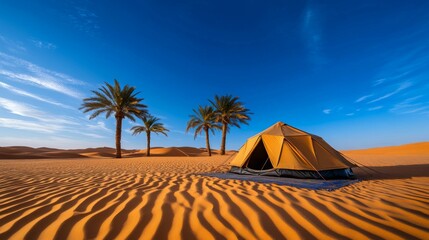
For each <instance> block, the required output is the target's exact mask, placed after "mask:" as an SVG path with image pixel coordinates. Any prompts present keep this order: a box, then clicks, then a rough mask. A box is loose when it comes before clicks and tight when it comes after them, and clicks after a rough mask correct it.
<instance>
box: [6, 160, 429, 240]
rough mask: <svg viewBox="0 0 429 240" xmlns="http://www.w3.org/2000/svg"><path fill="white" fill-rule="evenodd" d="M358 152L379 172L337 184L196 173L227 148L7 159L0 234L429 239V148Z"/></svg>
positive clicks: (210, 167)
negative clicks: (302, 185) (324, 186)
mask: <svg viewBox="0 0 429 240" xmlns="http://www.w3.org/2000/svg"><path fill="white" fill-rule="evenodd" d="M354 154H355V155H354V156H353V157H354V159H356V160H357V161H359V162H361V163H365V164H368V163H370V164H369V165H370V166H371V169H373V170H375V171H377V172H379V173H380V175H378V176H375V175H374V174H373V173H372V172H369V173H368V172H367V171H363V170H357V171H356V172H358V174H359V176H360V177H364V178H365V179H369V180H364V181H362V182H359V183H357V184H354V185H351V186H348V187H345V188H341V189H338V190H335V191H321V190H320V191H314V190H308V189H298V188H294V187H287V186H278V185H275V184H259V183H254V182H247V181H238V180H221V179H217V178H212V177H203V176H200V175H198V173H202V172H208V171H226V170H227V169H228V166H227V165H226V163H227V162H228V161H229V159H228V158H229V156H214V157H211V158H209V157H152V158H125V159H120V160H118V159H107V158H104V159H100V158H88V159H85V160H82V159H69V160H63V159H58V160H57V159H50V160H19V161H16V160H2V161H0V239H427V238H428V236H429V167H428V166H429V159H428V157H427V156H429V155H426V156H425V155H419V156H414V155H412V156H411V157H412V158H415V159H414V160H415V161H416V162H419V164H413V163H411V164H410V163H407V159H406V158H404V159H402V158H400V159H397V156H396V155H393V156H392V155H389V156H384V159H383V155H382V154H379V155H378V157H379V159H378V160H377V159H376V160H377V161H379V162H381V164H378V163H377V161H374V160H373V158H372V157H373V156H372V155H367V154H361V155H359V154H357V153H354ZM368 156H370V157H369V158H368ZM401 157H403V156H401ZM392 159H393V160H392ZM400 161H405V162H400ZM398 162H399V163H401V164H398ZM419 169H420V170H421V169H423V170H421V171H419ZM399 173H402V174H399ZM371 174H372V175H371Z"/></svg>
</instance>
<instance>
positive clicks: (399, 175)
mask: <svg viewBox="0 0 429 240" xmlns="http://www.w3.org/2000/svg"><path fill="white" fill-rule="evenodd" d="M353 171H354V173H355V174H356V176H357V178H358V179H362V180H381V179H404V178H412V177H429V164H416V165H397V166H377V167H360V168H355V169H353Z"/></svg>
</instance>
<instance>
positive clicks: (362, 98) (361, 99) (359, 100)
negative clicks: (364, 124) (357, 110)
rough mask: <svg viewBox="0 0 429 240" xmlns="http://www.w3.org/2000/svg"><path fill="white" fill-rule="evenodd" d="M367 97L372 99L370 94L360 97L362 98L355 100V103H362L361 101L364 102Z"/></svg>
mask: <svg viewBox="0 0 429 240" xmlns="http://www.w3.org/2000/svg"><path fill="white" fill-rule="evenodd" d="M369 97H372V94H369V95H365V96H362V97H360V98H358V99H356V101H355V103H359V102H362V101H363V100H365V99H367V98H369Z"/></svg>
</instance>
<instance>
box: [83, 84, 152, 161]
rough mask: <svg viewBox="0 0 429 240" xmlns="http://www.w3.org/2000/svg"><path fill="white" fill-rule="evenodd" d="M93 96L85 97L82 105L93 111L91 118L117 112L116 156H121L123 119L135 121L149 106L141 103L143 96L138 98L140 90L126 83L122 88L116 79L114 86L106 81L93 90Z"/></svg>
mask: <svg viewBox="0 0 429 240" xmlns="http://www.w3.org/2000/svg"><path fill="white" fill-rule="evenodd" d="M92 93H94V96H93V97H90V98H85V99H83V103H82V107H80V108H79V109H80V110H83V112H84V113H87V112H93V113H92V115H91V116H90V117H89V119H93V118H95V117H97V116H98V115H100V114H101V113H106V118H109V117H110V116H111V115H112V114H115V118H116V158H121V157H122V155H121V134H122V120H123V119H124V118H128V119H130V120H131V121H133V122H134V121H135V118H134V117H141V116H142V115H146V114H147V106H146V105H144V104H142V103H140V102H141V101H143V98H137V94H139V93H138V92H135V87H130V86H128V85H125V86H124V88H121V86H120V85H119V82H118V80H116V79H115V83H114V86H112V85H110V84H108V83H107V82H105V86H102V87H100V88H99V89H98V91H92Z"/></svg>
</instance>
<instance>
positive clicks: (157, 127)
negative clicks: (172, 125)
mask: <svg viewBox="0 0 429 240" xmlns="http://www.w3.org/2000/svg"><path fill="white" fill-rule="evenodd" d="M141 119H142V120H143V124H144V125H142V126H134V127H132V128H131V131H133V135H137V134H140V133H142V132H146V137H147V150H146V151H147V152H146V156H148V157H149V156H150V133H151V132H153V133H156V134H158V133H161V134H164V135H165V136H167V132H168V131H169V130H168V129H166V128H165V127H164V124H163V123H160V122H159V120H160V119H159V118H157V117H154V116H152V115H147V116H143V117H142V118H141Z"/></svg>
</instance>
